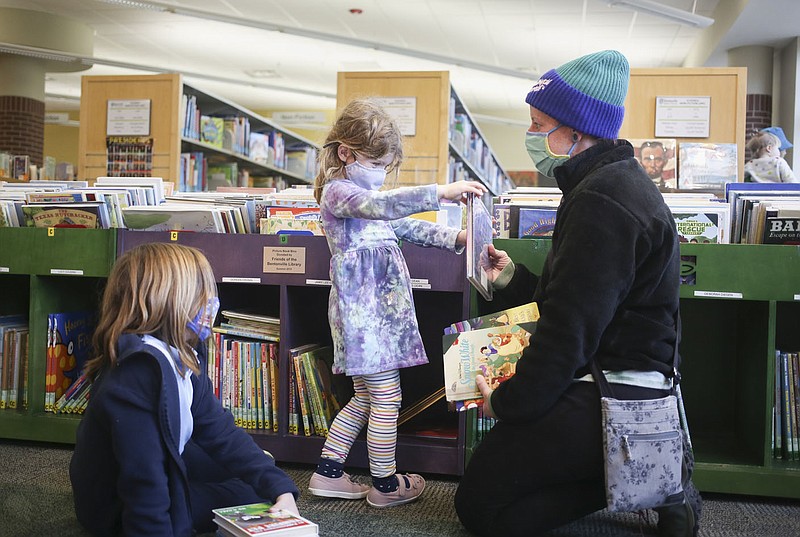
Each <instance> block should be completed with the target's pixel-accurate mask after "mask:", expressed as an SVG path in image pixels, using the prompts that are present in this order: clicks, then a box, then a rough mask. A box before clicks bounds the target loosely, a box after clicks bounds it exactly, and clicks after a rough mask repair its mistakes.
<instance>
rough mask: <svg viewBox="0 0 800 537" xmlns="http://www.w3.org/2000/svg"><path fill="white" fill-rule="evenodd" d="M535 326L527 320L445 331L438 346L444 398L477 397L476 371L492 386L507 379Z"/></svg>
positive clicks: (456, 399) (514, 368)
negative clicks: (441, 352)
mask: <svg viewBox="0 0 800 537" xmlns="http://www.w3.org/2000/svg"><path fill="white" fill-rule="evenodd" d="M535 327H536V323H535V322H527V323H520V324H510V325H504V326H491V327H488V328H480V329H478V330H470V331H467V332H458V333H456V334H445V335H444V336H443V337H442V346H443V348H444V382H445V397H446V399H447V400H448V401H463V400H467V399H477V398H480V392H479V391H478V388H477V385H476V383H475V378H476V377H477V375H479V374H480V375H483V376H484V377H485V378H486V380H487V382H488V383H489V386H491V387H492V388H497V386H498V385H499V384H500V383H501V382H504V381H506V380H508V379H509V378H511V377H512V376H513V375H514V373H516V371H517V362H518V361H519V359H520V357H521V356H522V352H523V350H524V349H525V348H526V347H528V346H529V345H530V339H531V336H532V335H533V333H534V331H535V329H536V328H535Z"/></svg>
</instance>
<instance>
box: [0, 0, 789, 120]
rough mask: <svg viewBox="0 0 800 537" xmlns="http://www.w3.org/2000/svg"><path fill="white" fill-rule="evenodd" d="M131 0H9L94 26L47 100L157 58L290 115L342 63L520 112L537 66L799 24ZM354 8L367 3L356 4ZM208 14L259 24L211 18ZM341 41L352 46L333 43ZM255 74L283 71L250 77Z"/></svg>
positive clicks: (506, 7) (474, 106) (416, 0)
mask: <svg viewBox="0 0 800 537" xmlns="http://www.w3.org/2000/svg"><path fill="white" fill-rule="evenodd" d="M122 1H123V0H0V7H17V8H23V9H30V10H39V11H47V12H50V13H54V14H57V15H62V16H65V17H69V18H73V19H78V20H80V21H82V22H83V23H85V24H87V25H89V26H91V27H92V28H93V29H94V32H95V39H94V54H93V57H94V58H96V59H97V60H98V62H97V63H96V64H95V65H94V67H92V68H91V69H89V70H88V71H83V72H79V73H51V74H48V76H47V81H46V87H45V91H46V94H47V102H46V105H47V109H48V110H68V109H71V108H72V109H75V108H77V99H78V97H79V95H80V77H81V75H83V74H90V75H94V74H97V75H100V74H131V73H147V72H153V71H148V70H145V69H144V68H145V67H151V68H153V69H154V70H157V71H179V72H184V73H185V74H187V77H186V78H187V80H188V81H189V82H190V83H192V84H193V85H196V86H198V87H199V88H201V89H204V90H206V91H209V92H211V93H213V94H216V95H219V96H222V97H225V98H227V99H229V100H231V101H234V102H236V103H238V104H241V105H242V106H245V107H247V108H250V109H253V110H293V111H296V110H331V109H333V108H334V107H335V93H336V73H337V72H338V71H355V70H390V71H403V70H449V71H450V73H451V81H452V83H453V86H454V87H455V89H456V91H457V92H458V93H459V95H460V96H461V98H462V99H463V100H464V102H465V103H466V105H467V106H468V107H469V108H470V110H471V111H472V112H473V113H478V114H480V113H484V112H485V113H490V114H502V111H504V110H510V109H520V107H521V105H522V103H523V99H524V96H525V94H526V93H527V91H528V89H529V87H530V86H531V84H532V82H533V81H534V80H535V79H536V78H537V77H538V75H539V74H542V73H543V72H545V71H546V70H548V69H550V68H553V67H555V66H558V65H560V64H562V63H564V62H566V61H568V60H570V59H572V58H574V57H577V56H579V55H582V54H586V53H588V52H592V51H596V50H602V49H607V48H614V49H618V50H620V51H621V52H623V53H624V54H625V55H626V56H627V57H628V59H629V61H630V63H631V65H632V66H633V67H677V66H682V65H685V64H686V62H687V58H695V60H696V59H697V58H699V59H700V61H699V62H697V64H698V65H714V64H720V63H721V64H722V65H725V63H724V62H725V57H724V52H725V51H726V50H727V49H729V48H732V47H736V46H743V45H753V44H765V45H771V46H776V45H778V46H780V45H781V44H782V43H785V42H786V41H787V40H788V39H789V38H791V37H794V36H797V35H798V34H800V31H798V26H797V24H798V23H797V21H798V20H800V1H798V0H749V1H748V0H658V1H659V3H662V4H664V5H668V6H671V7H673V8H678V9H682V10H686V11H691V10H693V9H695V10H696V12H697V13H698V14H701V15H705V16H708V17H714V18H715V19H716V21H717V22H715V24H714V25H712V26H710V27H709V28H707V29H696V28H691V27H688V26H683V25H679V24H676V23H672V22H669V21H666V20H664V19H661V18H656V17H654V16H650V15H645V14H641V13H636V12H633V11H630V10H628V9H625V8H622V7H609V6H608V2H607V1H603V0H346V1H345V0H160V1H157V2H156V1H148V0H140V2H139V3H146V4H147V3H149V4H151V5H155V6H156V7H164V6H172V7H174V8H175V9H176V10H177V11H180V9H181V8H184V9H187V10H188V11H189V12H190V14H188V15H186V14H176V13H170V12H159V11H155V10H146V9H141V8H140V7H130V6H126V5H121V3H122ZM129 3H131V4H135V3H137V2H135V1H132V2H129ZM353 8H357V9H360V10H362V13H360V14H353V13H350V10H351V9H353ZM739 11H741V13H740V14H738V15H737V13H738V12H739ZM207 14H212V15H213V14H216V15H221V16H222V17H223V18H225V20H228V21H231V22H235V21H237V20H238V21H241V23H242V24H246V25H249V26H245V25H237V24H232V23H231V22H216V21H211V20H208V19H207V17H206V15H207ZM254 26H255V27H254ZM268 26H272V27H273V28H274V27H282V28H284V29H285V31H284V32H280V31H275V30H269V29H265V28H264V27H268ZM307 35H311V37H307ZM704 36H705V38H704ZM0 37H2V36H0ZM320 37H325V39H320ZM342 38H343V39H344V40H345V41H348V43H340V42H337V40H341V39H342ZM0 41H2V39H0ZM356 41H357V42H361V43H360V44H361V45H364V46H355V45H354V44H352V43H353V42H356ZM370 47H371V48H370ZM381 48H382V49H386V48H388V49H389V50H390V51H386V50H378V49H381ZM426 57H427V58H430V59H425V58H426ZM103 62H105V63H117V64H119V63H123V64H130V65H133V66H142V68H143V69H142V70H132V69H123V68H119V67H112V66H109V65H103V64H102V63H103ZM256 71H266V72H271V73H273V76H272V77H270V78H254V77H253V76H251V75H250V74H248V73H252V72H256ZM189 74H194V75H199V76H191V75H189ZM212 78H214V79H216V80H212ZM221 80H222V81H221ZM272 88H279V89H272ZM63 97H67V99H64V98H63ZM523 110H524V108H523ZM524 113H525V112H523V114H524Z"/></svg>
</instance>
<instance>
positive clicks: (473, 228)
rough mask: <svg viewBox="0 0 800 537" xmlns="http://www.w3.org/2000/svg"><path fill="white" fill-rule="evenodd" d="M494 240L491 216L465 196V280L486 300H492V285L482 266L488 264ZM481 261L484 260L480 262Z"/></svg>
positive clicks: (476, 202) (477, 203) (480, 204)
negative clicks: (490, 248)
mask: <svg viewBox="0 0 800 537" xmlns="http://www.w3.org/2000/svg"><path fill="white" fill-rule="evenodd" d="M493 238H494V227H493V225H492V216H491V215H490V214H489V211H487V210H486V207H485V206H484V205H483V202H482V201H481V200H480V198H478V197H477V196H475V195H474V194H470V195H468V196H467V280H469V282H470V283H471V284H472V285H473V287H475V289H477V290H478V292H479V293H480V294H481V296H483V298H485V299H486V300H491V299H492V284H491V282H490V281H489V278H488V276H486V271H485V270H484V269H483V264H484V263H486V262H488V260H487V256H488V253H487V252H488V249H489V245H490V244H492V240H493ZM482 259H483V260H484V261H483V262H482Z"/></svg>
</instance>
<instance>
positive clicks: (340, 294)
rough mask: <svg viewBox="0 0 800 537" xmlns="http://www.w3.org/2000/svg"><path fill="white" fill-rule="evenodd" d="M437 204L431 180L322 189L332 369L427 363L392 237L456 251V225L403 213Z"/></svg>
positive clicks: (345, 183)
mask: <svg viewBox="0 0 800 537" xmlns="http://www.w3.org/2000/svg"><path fill="white" fill-rule="evenodd" d="M438 208H439V200H438V199H437V196H436V185H427V186H419V187H405V188H396V189H392V190H387V191H375V190H366V189H364V188H361V187H360V186H357V185H356V184H355V183H353V182H351V181H349V180H347V179H336V180H332V181H331V182H329V183H328V184H327V185H325V188H324V190H323V191H322V201H321V203H320V212H321V218H322V226H323V228H324V229H325V236H326V237H327V240H328V247H329V248H330V250H331V282H332V286H331V296H330V303H329V305H328V319H329V321H330V325H331V335H332V336H333V348H334V362H333V372H334V373H345V374H346V375H349V376H353V375H365V374H370V373H378V372H380V371H388V370H391V369H399V368H403V367H411V366H415V365H420V364H426V363H428V357H427V356H426V355H425V348H424V347H423V345H422V339H421V338H420V335H419V327H418V325H417V317H416V313H415V311H414V299H413V296H412V294H411V280H410V277H409V274H408V267H407V266H406V262H405V259H404V258H403V254H402V253H401V251H400V247H399V246H398V244H397V239H398V238H399V239H402V240H405V241H408V242H412V243H415V244H419V245H422V246H435V247H438V248H444V249H447V250H451V251H457V252H460V251H461V250H463V248H461V247H456V245H455V242H456V236H457V235H458V232H459V230H458V229H453V228H448V227H443V226H438V225H436V224H432V223H431V222H425V221H422V220H417V219H413V218H406V217H407V216H409V215H411V214H414V213H418V212H422V211H432V210H437V209H438Z"/></svg>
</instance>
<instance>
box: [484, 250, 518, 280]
mask: <svg viewBox="0 0 800 537" xmlns="http://www.w3.org/2000/svg"><path fill="white" fill-rule="evenodd" d="M510 261H511V258H510V257H508V254H507V253H506V252H505V250H498V249H496V248H495V247H494V245H493V244H490V245H489V247H488V249H487V250H486V251H485V252H481V256H480V264H481V267H483V270H484V271H485V272H486V277H487V278H489V281H491V282H493V281H495V280H496V279H497V277H498V276H499V275H500V273H501V272H503V269H504V268H506V265H508V263H509V262H510Z"/></svg>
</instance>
